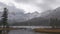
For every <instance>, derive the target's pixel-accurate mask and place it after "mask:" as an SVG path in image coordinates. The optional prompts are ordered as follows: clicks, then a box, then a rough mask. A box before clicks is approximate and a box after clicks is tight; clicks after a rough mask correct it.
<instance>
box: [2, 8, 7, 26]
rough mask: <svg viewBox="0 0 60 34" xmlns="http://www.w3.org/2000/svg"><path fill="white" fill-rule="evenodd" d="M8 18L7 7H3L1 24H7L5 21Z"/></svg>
mask: <svg viewBox="0 0 60 34" xmlns="http://www.w3.org/2000/svg"><path fill="white" fill-rule="evenodd" d="M7 18H8V9H7V8H4V12H3V15H2V23H3V26H6V25H8V23H7V20H8V19H7Z"/></svg>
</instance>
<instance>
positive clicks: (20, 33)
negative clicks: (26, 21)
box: [8, 29, 60, 34]
mask: <svg viewBox="0 0 60 34" xmlns="http://www.w3.org/2000/svg"><path fill="white" fill-rule="evenodd" d="M8 34H60V33H38V32H34V31H33V30H31V29H26V30H24V29H22V30H11V31H10V32H9V33H8Z"/></svg>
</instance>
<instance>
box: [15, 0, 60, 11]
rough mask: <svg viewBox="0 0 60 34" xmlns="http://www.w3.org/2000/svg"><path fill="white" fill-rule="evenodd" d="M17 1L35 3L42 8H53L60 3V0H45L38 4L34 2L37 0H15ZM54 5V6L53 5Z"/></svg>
mask: <svg viewBox="0 0 60 34" xmlns="http://www.w3.org/2000/svg"><path fill="white" fill-rule="evenodd" d="M15 1H16V2H17V3H21V2H22V3H28V4H29V3H31V4H35V5H36V6H37V7H40V8H41V9H42V10H44V11H46V10H51V9H52V8H54V7H58V6H59V5H60V2H58V1H60V0H43V3H40V4H36V3H34V1H35V0H15ZM52 6H53V7H52Z"/></svg>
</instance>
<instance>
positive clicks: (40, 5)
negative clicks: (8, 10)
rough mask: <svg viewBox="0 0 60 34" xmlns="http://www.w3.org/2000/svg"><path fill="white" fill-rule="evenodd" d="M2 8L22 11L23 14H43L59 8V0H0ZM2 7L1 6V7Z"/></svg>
mask: <svg viewBox="0 0 60 34" xmlns="http://www.w3.org/2000/svg"><path fill="white" fill-rule="evenodd" d="M0 3H3V4H5V6H3V7H7V6H9V7H13V8H17V9H22V10H24V12H25V13H28V12H30V13H32V12H34V11H38V12H40V13H41V12H43V11H46V10H51V9H55V8H57V7H60V0H0ZM0 5H1V4H0ZM1 7H2V6H1Z"/></svg>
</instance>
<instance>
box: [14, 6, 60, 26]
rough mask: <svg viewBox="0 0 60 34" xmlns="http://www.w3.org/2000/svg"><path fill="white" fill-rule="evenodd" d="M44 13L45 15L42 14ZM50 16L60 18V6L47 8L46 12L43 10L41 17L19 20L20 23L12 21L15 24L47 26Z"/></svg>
mask: <svg viewBox="0 0 60 34" xmlns="http://www.w3.org/2000/svg"><path fill="white" fill-rule="evenodd" d="M44 14H45V15H44ZM50 18H58V19H59V20H60V7H58V8H56V9H54V10H48V11H47V12H43V13H42V15H41V17H36V18H33V19H31V20H28V21H25V22H20V23H14V25H16V26H27V25H29V26H49V25H50V22H49V19H50Z"/></svg>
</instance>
